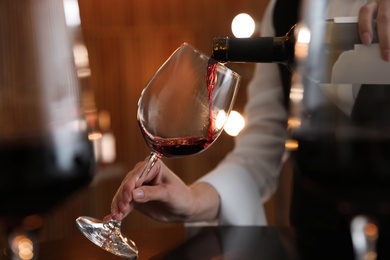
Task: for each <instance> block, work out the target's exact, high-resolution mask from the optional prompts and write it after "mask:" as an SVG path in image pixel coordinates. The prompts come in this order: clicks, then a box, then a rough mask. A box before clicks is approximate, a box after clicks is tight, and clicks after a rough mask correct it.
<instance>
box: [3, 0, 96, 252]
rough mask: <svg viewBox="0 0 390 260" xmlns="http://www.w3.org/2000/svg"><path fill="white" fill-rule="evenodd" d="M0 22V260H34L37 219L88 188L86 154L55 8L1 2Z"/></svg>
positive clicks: (61, 18)
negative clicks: (4, 236)
mask: <svg viewBox="0 0 390 260" xmlns="http://www.w3.org/2000/svg"><path fill="white" fill-rule="evenodd" d="M0 16H1V17H2V22H1V23H0V37H1V39H2V40H1V41H0V50H1V53H2V54H1V55H2V58H1V59H0V67H1V68H4V69H1V70H0V166H1V173H0V196H1V197H2V198H3V200H2V202H1V207H0V228H1V230H2V231H3V230H5V231H6V233H7V236H8V237H7V239H8V242H9V243H8V244H9V245H8V247H7V249H6V250H3V249H1V250H0V258H1V259H3V257H4V254H6V255H7V259H8V257H9V258H10V259H11V258H12V259H22V258H23V259H31V257H34V258H36V259H37V258H38V257H39V256H38V247H37V245H36V244H35V240H36V239H35V238H36V235H37V234H36V233H37V232H38V231H39V228H40V227H41V226H42V218H41V217H40V214H44V213H46V212H48V211H49V210H51V209H53V208H54V206H55V205H57V204H59V203H60V202H61V201H63V200H65V199H66V198H67V197H68V196H69V195H70V194H71V193H73V192H75V191H76V190H78V189H79V188H81V187H83V186H86V185H87V184H88V183H90V181H91V180H92V178H93V173H94V165H95V163H94V156H93V149H92V144H91V142H90V141H89V140H88V133H87V129H86V127H85V120H84V119H83V115H82V110H81V99H80V85H79V84H78V78H77V74H76V69H75V64H74V59H73V52H72V48H71V43H72V42H71V39H70V37H69V36H70V35H69V31H68V27H67V25H66V21H65V12H64V6H63V3H62V1H50V0H43V1H41V2H40V3H39V4H37V2H36V1H34V0H27V1H24V0H22V1H20V0H16V1H12V3H11V2H2V3H1V8H0ZM53 36H55V37H53ZM5 68H6V69H5ZM0 240H1V239H0ZM0 244H1V243H0ZM4 244H5V243H4ZM4 244H2V246H3V245H4ZM19 257H20V258H19Z"/></svg>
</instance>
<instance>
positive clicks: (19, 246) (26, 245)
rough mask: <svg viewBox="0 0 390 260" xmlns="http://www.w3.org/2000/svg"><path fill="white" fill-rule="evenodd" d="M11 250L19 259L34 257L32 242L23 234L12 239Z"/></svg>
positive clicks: (27, 259) (28, 259) (24, 259)
mask: <svg viewBox="0 0 390 260" xmlns="http://www.w3.org/2000/svg"><path fill="white" fill-rule="evenodd" d="M12 251H13V252H14V254H15V255H17V256H18V257H19V259H21V260H30V259H33V257H34V244H33V242H32V241H31V239H29V238H28V237H27V236H25V235H17V236H15V237H14V238H13V240H12Z"/></svg>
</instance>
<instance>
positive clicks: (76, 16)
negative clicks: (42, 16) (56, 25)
mask: <svg viewBox="0 0 390 260" xmlns="http://www.w3.org/2000/svg"><path fill="white" fill-rule="evenodd" d="M64 10H65V19H66V24H67V25H68V26H71V27H73V26H79V25H80V21H81V20H80V11H79V4H78V2H77V0H64Z"/></svg>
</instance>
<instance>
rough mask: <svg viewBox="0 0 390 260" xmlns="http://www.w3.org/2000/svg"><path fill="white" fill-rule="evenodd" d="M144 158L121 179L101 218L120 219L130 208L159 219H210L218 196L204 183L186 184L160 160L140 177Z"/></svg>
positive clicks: (217, 206)
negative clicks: (109, 211) (108, 208)
mask: <svg viewBox="0 0 390 260" xmlns="http://www.w3.org/2000/svg"><path fill="white" fill-rule="evenodd" d="M145 165H146V161H144V162H140V163H138V164H136V166H135V167H134V168H133V170H131V171H130V172H129V173H128V174H127V176H126V177H125V179H124V180H123V181H122V184H121V186H120V187H119V189H118V191H117V193H116V194H115V196H114V198H113V201H112V204H111V214H109V215H108V216H106V217H105V218H104V221H109V220H110V219H115V220H117V221H121V220H122V219H123V218H125V217H126V216H127V215H128V214H129V213H130V212H131V211H132V210H133V209H134V208H136V209H137V210H139V211H141V212H142V213H144V214H145V215H147V216H149V217H151V218H153V219H155V220H158V221H162V222H185V221H200V220H213V219H215V218H216V217H217V215H218V209H219V203H220V202H219V195H218V193H217V192H216V191H215V189H214V188H213V187H211V185H209V184H207V183H195V184H194V185H191V186H188V185H186V184H185V183H184V182H183V181H182V180H181V179H180V178H179V177H178V176H176V175H175V174H174V173H173V172H172V171H171V170H170V169H169V168H168V167H167V166H166V165H165V164H164V163H163V162H162V161H161V160H158V161H157V162H156V164H155V165H154V166H153V168H152V169H151V170H150V172H149V174H148V175H147V176H145V177H142V178H141V179H140V176H141V173H142V171H143V169H144V167H145Z"/></svg>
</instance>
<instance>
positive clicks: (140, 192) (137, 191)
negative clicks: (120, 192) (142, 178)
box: [133, 189, 145, 199]
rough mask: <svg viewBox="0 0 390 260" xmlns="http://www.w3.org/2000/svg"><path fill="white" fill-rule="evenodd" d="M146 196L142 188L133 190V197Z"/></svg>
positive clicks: (141, 197)
mask: <svg viewBox="0 0 390 260" xmlns="http://www.w3.org/2000/svg"><path fill="white" fill-rule="evenodd" d="M144 196H145V193H144V191H143V190H142V189H135V190H133V197H134V199H143V198H144Z"/></svg>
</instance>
